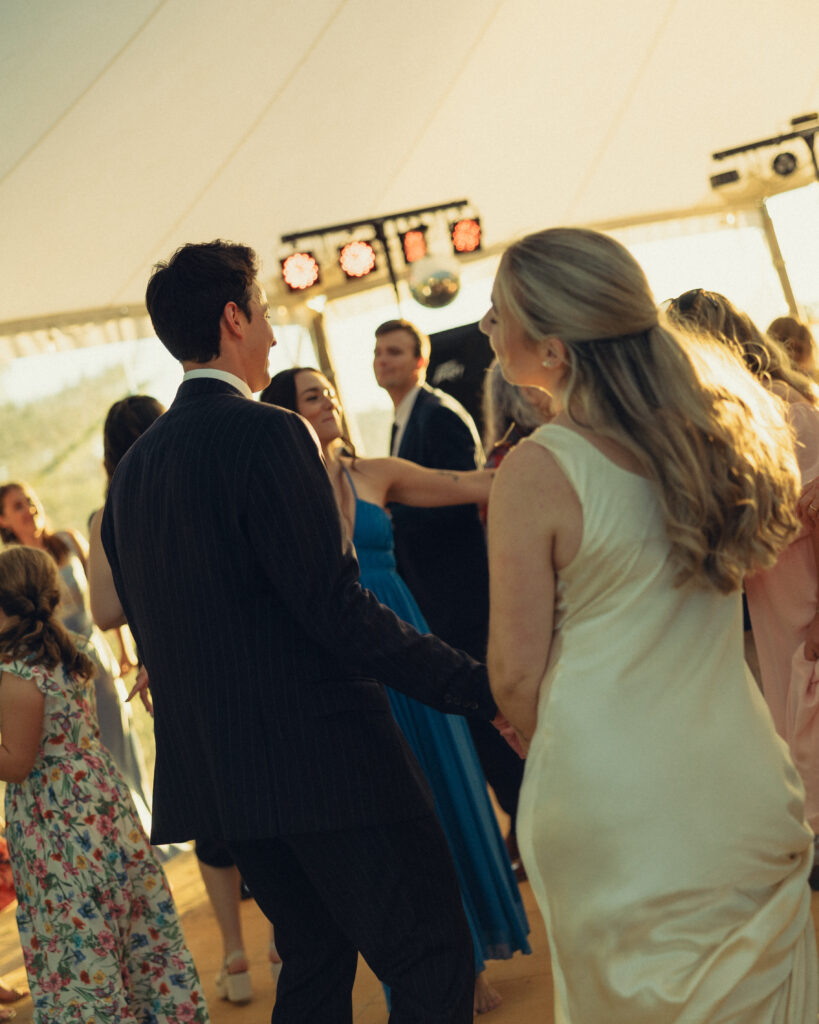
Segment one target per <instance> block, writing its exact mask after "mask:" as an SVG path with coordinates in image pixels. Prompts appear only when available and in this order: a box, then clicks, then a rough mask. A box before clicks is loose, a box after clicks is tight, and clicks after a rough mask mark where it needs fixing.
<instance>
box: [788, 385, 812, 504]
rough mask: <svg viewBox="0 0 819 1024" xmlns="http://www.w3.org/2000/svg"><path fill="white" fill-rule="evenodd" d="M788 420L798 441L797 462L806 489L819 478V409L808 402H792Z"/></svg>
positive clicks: (789, 407)
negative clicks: (810, 482)
mask: <svg viewBox="0 0 819 1024" xmlns="http://www.w3.org/2000/svg"><path fill="white" fill-rule="evenodd" d="M788 419H789V420H790V424H791V426H792V427H793V432H794V435H795V440H796V445H795V447H796V461H797V462H798V463H799V473H800V475H801V477H802V486H803V487H804V486H805V484H807V483H808V482H809V481H810V480H813V479H814V478H815V477H817V476H819V409H817V408H815V406H812V405H808V403H807V402H792V403H791V404H790V405H789V406H788Z"/></svg>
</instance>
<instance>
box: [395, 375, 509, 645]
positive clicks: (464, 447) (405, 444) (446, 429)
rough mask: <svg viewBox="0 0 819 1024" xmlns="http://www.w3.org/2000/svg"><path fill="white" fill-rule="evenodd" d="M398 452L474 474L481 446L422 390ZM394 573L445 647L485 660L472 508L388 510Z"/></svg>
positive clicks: (482, 556)
mask: <svg viewBox="0 0 819 1024" xmlns="http://www.w3.org/2000/svg"><path fill="white" fill-rule="evenodd" d="M398 455H399V456H400V458H402V459H409V460H410V461H411V462H417V463H418V464H419V465H421V466H429V467H431V468H432V469H459V470H473V469H480V468H482V466H483V449H482V448H481V442H480V438H479V437H478V432H477V430H476V429H475V424H474V422H473V420H472V417H471V416H470V415H469V413H468V412H467V411H466V409H464V407H463V406H462V405H461V404H460V403H459V402H456V401H455V399H454V398H452V397H450V396H449V395H447V394H446V393H445V392H443V391H439V390H438V389H436V388H431V387H429V386H428V385H426V384H424V385H422V388H421V391H420V392H419V394H418V397H417V398H416V400H415V405H414V406H413V407H412V412H411V413H410V417H409V420H408V421H407V426H406V429H405V431H404V435H403V437H402V438H401V445H400V447H399V449H398ZM390 511H391V513H392V520H393V532H394V534H395V554H396V560H397V563H398V571H399V572H400V574H401V575H402V576H403V578H404V580H405V581H406V583H407V585H408V586H409V588H410V590H411V591H412V593H413V596H414V597H415V599H416V601H417V602H418V605H419V607H420V608H421V611H422V612H423V613H424V617H425V618H426V620H427V623H428V625H429V628H430V629H431V630H432V632H433V633H435V634H436V635H437V636H440V637H442V638H443V639H444V640H446V641H447V642H448V643H451V644H454V645H455V646H456V647H461V648H463V649H464V650H466V651H469V653H470V654H472V656H473V657H476V658H479V659H481V660H482V659H483V658H484V657H485V655H486V634H487V622H488V618H489V573H488V568H487V561H486V540H485V537H484V532H483V527H482V525H481V521H480V517H479V514H478V508H477V506H476V505H457V506H450V507H449V508H430V509H419V508H410V507H409V506H408V505H397V504H394V505H391V506H390Z"/></svg>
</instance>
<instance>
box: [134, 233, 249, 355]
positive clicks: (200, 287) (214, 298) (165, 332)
mask: <svg viewBox="0 0 819 1024" xmlns="http://www.w3.org/2000/svg"><path fill="white" fill-rule="evenodd" d="M258 272H259V266H258V261H257V259H256V253H255V252H254V251H253V250H252V249H251V248H249V247H248V246H246V245H236V244H234V243H233V242H223V241H222V240H221V239H220V238H217V239H216V241H214V242H202V243H201V244H198V245H191V244H189V245H183V246H182V248H181V249H177V250H176V252H175V253H174V254H173V256H171V258H170V259H169V260H168V261H167V262H162V263H157V264H156V265H155V267H154V272H153V274H152V275H151V279H150V281H149V282H148V288H147V291H146V293H145V305H146V306H147V307H148V313H149V315H150V317H151V323H152V324H153V325H154V330H155V331H156V336H157V337H158V338H159V340H160V341H161V342H162V344H163V345H164V346H165V348H166V349H167V350H168V351H169V352H170V353H171V355H172V356H173V357H174V359H178V360H179V361H180V362H192V363H207V362H210V360H211V359H215V358H216V357H217V356H218V355H219V321H220V319H221V317H222V311H223V310H224V308H225V305H226V304H227V303H228V302H235V303H236V305H237V306H238V307H239V309H241V311H242V312H243V313H244V314H245V316H246V317H247V318H248V320H249V319H250V302H251V299H252V298H253V282H254V281H255V279H256V277H257V275H258Z"/></svg>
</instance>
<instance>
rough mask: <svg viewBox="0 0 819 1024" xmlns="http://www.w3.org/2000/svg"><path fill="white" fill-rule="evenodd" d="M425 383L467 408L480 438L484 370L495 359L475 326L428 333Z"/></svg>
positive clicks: (466, 325) (487, 341) (481, 432)
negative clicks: (427, 360)
mask: <svg viewBox="0 0 819 1024" xmlns="http://www.w3.org/2000/svg"><path fill="white" fill-rule="evenodd" d="M429 341H430V346H431V352H430V357H429V366H428V367H427V384H430V385H431V386H432V387H434V388H440V389H441V390H442V391H446V392H447V394H450V395H452V397H453V398H455V399H457V400H458V401H459V402H460V403H461V405H462V406H463V407H464V408H465V409H466V411H467V412H468V413H469V415H470V416H471V417H472V419H473V420H474V421H475V425H476V426H477V428H478V433H479V434H480V435H481V437H483V415H482V412H481V399H482V395H483V380H484V376H485V374H486V369H487V367H488V366H489V364H490V363H491V362H492V360H493V359H494V358H495V356H494V353H493V352H492V348H491V346H490V344H489V339H488V338H487V337H486V335H485V334H482V333H481V331H479V330H478V325H477V324H476V323H475V324H464V325H463V326H461V327H452V328H450V329H449V330H448V331H438V332H437V333H436V334H430V336H429Z"/></svg>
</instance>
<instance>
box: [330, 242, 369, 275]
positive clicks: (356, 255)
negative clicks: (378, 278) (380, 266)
mask: <svg viewBox="0 0 819 1024" xmlns="http://www.w3.org/2000/svg"><path fill="white" fill-rule="evenodd" d="M338 265H339V266H340V267H341V269H342V270H343V271H344V273H345V274H346V275H347V277H366V276H367V274H371V273H372V272H373V270H375V249H373V247H372V246H371V245H370V243H369V242H361V241H357V242H348V243H347V244H346V245H342V246H341V248H340V249H339V250H338Z"/></svg>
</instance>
